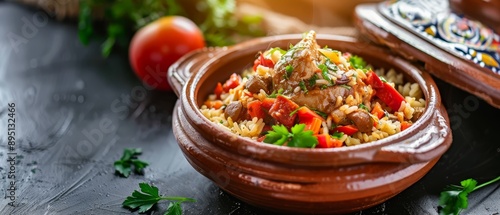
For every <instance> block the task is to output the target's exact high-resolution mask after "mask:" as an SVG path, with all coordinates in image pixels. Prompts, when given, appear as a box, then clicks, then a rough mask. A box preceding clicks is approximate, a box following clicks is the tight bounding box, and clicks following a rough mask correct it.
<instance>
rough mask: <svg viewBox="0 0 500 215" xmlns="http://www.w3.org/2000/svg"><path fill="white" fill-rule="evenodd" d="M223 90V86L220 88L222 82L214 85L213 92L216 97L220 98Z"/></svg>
mask: <svg viewBox="0 0 500 215" xmlns="http://www.w3.org/2000/svg"><path fill="white" fill-rule="evenodd" d="M223 92H224V88H222V84H221V83H220V82H218V83H217V86H215V89H214V94H215V96H217V99H220V95H221V94H222V93H223Z"/></svg>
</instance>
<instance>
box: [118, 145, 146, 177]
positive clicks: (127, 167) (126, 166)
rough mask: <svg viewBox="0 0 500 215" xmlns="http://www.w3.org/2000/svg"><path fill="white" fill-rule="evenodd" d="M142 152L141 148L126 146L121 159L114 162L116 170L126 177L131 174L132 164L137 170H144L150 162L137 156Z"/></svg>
mask: <svg viewBox="0 0 500 215" xmlns="http://www.w3.org/2000/svg"><path fill="white" fill-rule="evenodd" d="M140 154H142V149H140V148H125V149H124V150H123V155H122V157H121V158H120V160H117V161H115V163H114V166H115V170H116V172H118V173H119V174H120V175H122V176H124V177H126V178H128V176H130V173H131V172H132V166H134V170H135V172H138V173H140V172H142V170H143V169H144V168H146V167H147V166H148V165H149V164H148V163H147V162H145V161H142V160H139V159H138V158H137V156H139V155H140Z"/></svg>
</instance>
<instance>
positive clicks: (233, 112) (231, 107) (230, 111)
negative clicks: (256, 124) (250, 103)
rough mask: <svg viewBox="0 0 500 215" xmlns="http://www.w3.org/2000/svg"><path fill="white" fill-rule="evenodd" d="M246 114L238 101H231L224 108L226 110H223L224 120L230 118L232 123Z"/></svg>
mask: <svg viewBox="0 0 500 215" xmlns="http://www.w3.org/2000/svg"><path fill="white" fill-rule="evenodd" d="M246 112H247V111H246V110H245V108H244V107H243V104H241V102H240V101H232V102H231V103H229V104H228V105H227V106H226V109H224V116H225V117H226V118H228V117H231V119H233V121H238V120H240V119H243V118H244V117H245V113H246Z"/></svg>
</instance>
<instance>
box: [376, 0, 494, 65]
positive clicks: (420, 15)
mask: <svg viewBox="0 0 500 215" xmlns="http://www.w3.org/2000/svg"><path fill="white" fill-rule="evenodd" d="M380 11H381V13H382V14H383V15H384V16H386V17H388V18H389V19H390V20H392V21H394V22H396V23H398V24H399V25H401V26H403V27H405V28H407V29H408V30H410V31H412V32H413V33H415V34H417V35H419V36H420V37H422V38H424V39H426V40H427V41H429V42H431V43H433V44H434V45H436V46H438V47H440V48H442V49H444V50H447V51H448V52H450V53H452V54H454V55H456V56H458V57H461V58H463V59H465V60H469V61H472V62H474V63H475V64H477V65H479V66H481V67H484V68H487V69H489V70H491V71H492V72H493V73H495V74H497V75H500V36H499V35H498V34H497V33H495V32H494V30H493V29H491V28H489V27H487V26H484V25H483V24H481V23H480V22H478V21H475V20H470V19H467V18H466V17H464V16H462V15H458V14H455V13H453V12H451V11H450V9H449V4H448V1H446V0H423V1H417V0H400V1H386V2H385V3H383V4H381V6H380Z"/></svg>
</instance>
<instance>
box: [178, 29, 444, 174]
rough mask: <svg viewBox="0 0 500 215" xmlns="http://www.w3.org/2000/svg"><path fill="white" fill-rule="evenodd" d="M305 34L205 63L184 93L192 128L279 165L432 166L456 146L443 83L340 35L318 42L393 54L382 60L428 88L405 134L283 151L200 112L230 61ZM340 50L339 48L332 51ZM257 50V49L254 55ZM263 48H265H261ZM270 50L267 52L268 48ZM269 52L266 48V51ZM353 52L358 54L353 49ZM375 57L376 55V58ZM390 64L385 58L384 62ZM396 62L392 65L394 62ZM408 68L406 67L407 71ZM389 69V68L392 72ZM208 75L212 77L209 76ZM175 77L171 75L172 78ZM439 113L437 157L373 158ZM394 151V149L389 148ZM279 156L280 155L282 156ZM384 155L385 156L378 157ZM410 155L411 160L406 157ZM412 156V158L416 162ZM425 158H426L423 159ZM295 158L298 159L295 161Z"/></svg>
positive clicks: (242, 47) (230, 50) (239, 48)
mask: <svg viewBox="0 0 500 215" xmlns="http://www.w3.org/2000/svg"><path fill="white" fill-rule="evenodd" d="M301 36H302V35H300V34H289V35H279V36H269V37H262V38H257V39H252V40H249V41H246V42H243V43H240V44H237V45H234V46H232V47H227V48H223V49H222V50H221V51H220V52H218V53H215V54H214V55H213V56H212V57H210V58H208V59H207V60H206V61H205V62H203V64H202V65H201V66H200V67H199V70H198V71H194V74H191V76H190V77H188V80H187V82H186V83H185V84H184V86H183V87H182V89H181V90H179V91H178V92H179V93H180V94H181V96H180V99H181V102H182V105H181V108H182V110H183V111H184V112H185V113H186V116H187V117H186V118H187V120H188V121H189V123H190V124H191V125H193V127H194V128H195V129H196V130H197V131H198V132H200V133H202V136H203V137H204V138H206V139H207V140H209V141H210V140H211V141H210V142H211V143H213V144H217V145H219V146H221V147H223V148H228V149H230V150H232V151H235V152H236V153H239V154H241V155H245V156H248V155H253V156H252V157H253V158H258V159H263V160H269V161H274V162H277V163H287V164H288V163H289V162H290V160H289V159H291V157H292V156H291V155H289V156H286V155H285V157H284V158H286V159H284V160H280V159H279V158H276V157H275V158H273V156H276V154H277V153H280V156H283V154H284V153H287V154H292V155H295V156H299V157H308V158H309V159H310V158H312V159H313V160H314V158H315V157H323V158H324V157H325V156H327V155H328V156H331V157H332V159H328V161H325V162H322V161H321V159H318V160H316V161H313V162H311V163H309V164H301V162H303V161H305V160H308V159H304V160H303V158H299V159H298V162H294V163H295V164H298V165H308V166H309V165H311V166H315V165H320V166H323V165H328V166H344V165H350V164H359V163H370V162H374V161H382V162H384V161H385V162H402V163H419V162H427V161H430V160H432V159H433V158H436V157H438V156H440V155H442V154H443V153H444V152H445V151H446V150H447V148H448V147H449V145H450V144H451V131H450V128H449V120H448V116H447V113H446V110H445V109H444V108H443V107H442V106H441V105H440V102H441V101H440V100H441V97H440V95H439V92H438V91H437V85H436V84H435V82H434V81H433V80H432V78H431V76H430V75H429V74H428V73H426V72H422V71H421V70H420V69H419V68H417V67H416V66H414V65H411V64H410V63H408V62H407V61H405V60H404V59H402V58H400V57H397V56H395V55H394V54H390V53H388V52H387V51H386V50H383V49H381V48H379V47H375V46H373V45H368V44H365V43H361V42H359V41H357V40H356V39H354V38H350V37H344V36H337V35H324V34H318V36H317V39H318V44H320V45H322V44H321V42H322V41H327V40H328V41H330V42H334V41H340V42H342V43H348V44H352V45H355V44H359V45H361V46H363V47H364V48H368V49H369V50H377V51H380V53H379V55H380V54H383V55H387V56H381V57H379V58H380V59H382V58H387V59H386V60H385V62H386V63H388V64H391V66H392V68H395V69H396V70H397V71H399V72H402V73H403V74H404V75H405V76H409V77H410V78H411V79H413V80H414V81H415V82H416V83H418V84H419V86H420V87H421V89H422V92H423V95H424V97H425V100H426V108H425V111H424V113H423V114H422V116H421V117H420V118H419V119H418V120H417V121H416V122H415V123H414V124H413V126H411V127H410V128H409V129H406V130H404V131H402V132H400V133H397V134H394V135H391V136H389V137H386V138H383V139H381V140H377V141H373V142H369V143H364V144H359V145H355V146H349V147H341V148H327V149H323V148H314V149H310V148H293V147H283V146H277V145H273V144H265V143H261V142H257V141H256V140H252V139H249V138H246V137H241V136H238V135H236V134H233V133H232V132H230V131H227V130H226V129H223V128H222V127H219V125H215V123H213V122H211V121H209V120H208V119H207V118H206V117H205V116H204V115H203V114H202V113H201V111H200V109H199V105H198V103H197V96H198V95H200V93H199V91H200V87H201V85H202V84H203V83H204V81H207V80H208V79H209V77H210V76H211V75H214V73H215V71H217V70H218V69H219V68H221V67H222V66H223V65H224V64H225V63H227V62H230V61H231V60H234V59H236V58H237V57H242V56H245V54H247V52H252V53H253V54H255V53H257V52H255V51H254V50H253V49H252V47H253V48H254V49H255V47H260V46H263V45H264V44H265V46H268V48H269V47H271V45H272V44H273V43H276V42H277V41H298V40H300V39H301ZM332 48H335V49H338V48H336V47H332ZM249 50H251V51H249ZM259 50H260V49H259ZM264 50H265V49H264ZM339 50H341V51H345V49H339ZM205 51H206V52H207V53H211V52H213V50H212V51H210V50H208V51H207V50H205ZM260 51H263V50H260ZM348 52H351V53H353V52H352V51H348ZM353 54H356V55H360V56H364V55H365V56H366V55H369V54H366V53H353ZM370 56H371V57H373V54H371V55H370ZM382 61H384V60H382ZM389 62H392V63H389ZM404 68H406V69H404ZM386 69H388V68H386ZM206 74H208V75H206ZM171 76H172V75H169V77H171ZM436 114H437V115H440V116H443V117H444V119H445V125H444V129H445V130H447V131H448V132H447V134H446V135H445V137H444V138H443V139H442V141H440V143H438V144H433V147H434V148H440V149H441V150H438V152H434V153H431V155H429V156H427V157H426V156H418V154H416V153H415V151H411V150H406V151H404V150H399V151H398V150H393V152H392V153H391V152H389V154H396V155H400V156H402V157H403V158H399V159H396V160H395V159H388V160H384V159H383V158H379V159H376V160H374V159H373V156H376V154H377V153H379V152H380V151H381V150H382V149H383V148H384V147H387V146H391V145H395V144H398V143H402V142H405V140H407V139H409V138H410V137H412V136H413V135H415V134H416V133H418V131H420V130H423V129H426V128H428V127H429V126H428V124H429V123H430V122H432V121H433V120H436V118H438V116H436ZM269 151H273V153H271V154H272V155H265V154H266V152H269ZM389 151H391V150H389ZM280 156H278V157H280ZM349 157H353V159H351V160H345V158H349ZM378 157H381V156H378ZM404 157H406V158H404ZM408 157H412V158H411V159H410V158H408ZM418 157H420V158H418ZM292 160H293V159H292Z"/></svg>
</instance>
